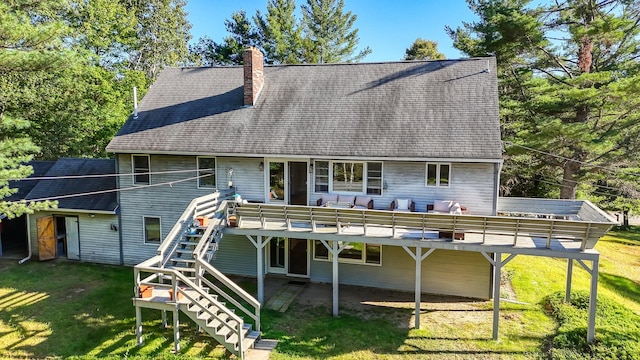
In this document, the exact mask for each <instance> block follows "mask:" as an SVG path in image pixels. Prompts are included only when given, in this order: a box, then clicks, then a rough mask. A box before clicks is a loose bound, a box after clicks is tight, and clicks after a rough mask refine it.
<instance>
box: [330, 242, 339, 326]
mask: <svg viewBox="0 0 640 360" xmlns="http://www.w3.org/2000/svg"><path fill="white" fill-rule="evenodd" d="M331 247H332V251H331V253H332V255H333V264H332V268H333V271H332V273H333V317H338V288H339V284H338V255H339V253H340V252H339V250H338V242H337V241H332V242H331Z"/></svg>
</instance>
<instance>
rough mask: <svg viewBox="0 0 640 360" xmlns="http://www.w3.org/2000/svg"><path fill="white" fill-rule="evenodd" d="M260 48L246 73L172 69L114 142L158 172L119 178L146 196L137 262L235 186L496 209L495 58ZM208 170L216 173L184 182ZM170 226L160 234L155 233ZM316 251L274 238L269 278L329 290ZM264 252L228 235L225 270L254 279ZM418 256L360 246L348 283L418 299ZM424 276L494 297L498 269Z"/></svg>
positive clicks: (344, 263)
mask: <svg viewBox="0 0 640 360" xmlns="http://www.w3.org/2000/svg"><path fill="white" fill-rule="evenodd" d="M253 51H254V53H253V54H252V56H251V60H252V61H249V62H247V65H246V66H247V67H248V69H247V70H246V72H245V69H243V67H211V68H174V69H167V70H164V71H163V72H162V73H161V75H160V77H159V78H158V80H157V81H156V82H155V83H154V84H153V86H152V87H151V88H150V90H149V92H148V94H147V95H146V96H145V98H144V99H143V100H142V101H141V103H140V107H139V109H138V116H137V118H136V117H131V118H130V119H129V120H128V121H127V123H126V124H125V125H124V126H123V127H122V129H121V130H120V132H119V133H118V134H117V136H116V137H115V138H114V139H113V140H112V141H111V142H110V144H109V145H108V147H107V150H108V151H110V152H113V153H115V154H116V158H117V161H118V168H119V169H120V171H121V172H151V173H152V174H151V175H150V176H149V175H139V176H133V177H131V176H130V177H126V176H125V177H121V181H120V187H121V188H129V187H136V186H140V187H141V188H142V189H140V190H138V191H124V192H121V193H120V205H121V207H122V234H123V254H124V262H125V264H136V263H139V262H142V261H144V260H145V259H147V258H149V257H150V256H152V255H154V254H155V252H156V249H157V247H158V245H159V244H160V239H162V238H164V236H165V235H166V234H167V233H168V232H169V231H170V229H171V227H172V226H173V225H174V223H175V222H176V220H177V219H178V217H179V216H180V213H181V210H182V209H184V208H185V207H186V206H187V205H188V203H189V202H190V201H191V200H192V199H193V198H195V197H198V196H202V195H205V194H208V193H210V192H211V191H212V190H214V189H216V188H226V187H228V184H229V183H232V186H233V187H234V188H235V190H236V192H237V193H238V194H240V195H241V196H242V198H244V199H246V200H249V201H252V202H264V203H276V204H297V205H313V204H316V201H317V199H319V198H320V197H321V196H322V195H325V194H329V193H331V194H344V195H362V196H365V195H366V196H370V197H371V199H372V200H373V203H374V208H376V209H388V208H389V206H390V203H391V202H392V201H393V200H394V198H396V197H410V198H411V199H412V200H414V201H415V206H416V207H417V209H418V210H419V211H425V210H426V206H427V204H431V203H433V201H434V200H454V201H455V202H458V203H460V204H462V205H464V206H465V207H467V209H468V212H469V213H471V214H486V215H493V214H496V211H497V189H498V184H499V174H500V165H501V163H502V145H501V141H500V124H499V118H498V90H497V80H496V75H495V74H496V71H495V66H496V64H495V59H494V58H481V59H465V60H445V61H415V62H414V61H412V62H395V63H374V64H327V65H290V66H264V67H263V65H262V60H261V54H260V53H259V51H258V50H253ZM249 67H252V68H249ZM247 84H248V85H247ZM345 168H346V169H348V171H347V172H344V171H342V170H343V169H345ZM202 174H211V177H207V178H200V179H198V180H196V179H193V180H187V181H184V180H185V179H189V178H195V177H196V176H197V175H202ZM346 175H348V176H349V177H353V180H352V179H351V178H350V179H349V180H348V181H344V176H346ZM339 176H342V177H343V178H339ZM171 182H173V184H172V186H171V187H149V188H147V187H145V186H146V185H156V184H162V183H171ZM272 190H273V191H274V192H275V193H276V194H278V195H277V197H273V195H272V196H270V194H273V193H272ZM158 224H160V229H161V231H160V234H159V235H158V234H157V232H156V233H155V235H154V236H152V237H149V236H146V237H145V233H143V230H144V229H147V232H146V234H147V235H148V234H149V233H153V232H154V230H150V229H151V228H154V229H155V228H156V227H157V226H158ZM316 247H318V246H317V244H315V245H314V243H313V242H310V241H309V242H308V241H306V240H304V241H299V240H296V239H290V238H274V239H272V241H271V243H270V244H269V245H268V246H267V251H266V256H267V264H268V267H267V272H268V273H279V274H286V275H289V276H295V277H306V278H309V279H310V280H311V281H327V282H328V281H331V272H330V266H329V265H330V263H329V262H327V256H326V254H324V255H323V254H318V252H317V251H315V248H316ZM254 251H255V249H254V248H253V245H252V244H251V243H250V242H249V241H248V240H247V239H246V238H245V237H244V236H237V237H232V236H230V235H229V236H225V243H224V246H221V247H220V249H219V252H218V254H217V255H216V259H215V260H214V264H215V266H216V267H217V268H218V269H220V270H222V271H223V272H226V273H232V274H241V275H250V276H255V275H256V262H255V256H248V254H253V252H254ZM345 254H346V253H345ZM409 259H410V258H409V257H408V255H407V254H406V253H405V251H404V250H403V249H402V247H392V246H379V247H374V246H367V247H364V248H363V250H360V249H357V250H356V249H353V250H352V252H351V253H350V254H349V255H345V256H344V258H341V265H340V266H341V267H343V268H344V270H343V271H342V272H341V274H343V275H342V276H341V279H340V281H341V283H344V284H352V285H362V286H376V287H382V288H388V289H395V290H413V287H414V283H413V277H412V276H405V274H406V273H407V272H409V273H411V272H413V270H414V269H413V267H412V265H411V264H412V262H411V261H409ZM454 276H455V277H456V278H457V281H455V282H453V281H450V279H451V278H452V277H454ZM423 281H424V284H423V285H424V290H425V291H426V292H431V293H440V294H450V295H460V296H468V297H475V298H489V297H490V294H491V266H490V264H488V263H487V261H486V260H485V259H484V258H483V256H482V255H480V254H474V253H464V252H454V251H439V252H438V253H437V254H433V260H432V261H431V262H430V264H429V265H426V266H425V268H424V278H423Z"/></svg>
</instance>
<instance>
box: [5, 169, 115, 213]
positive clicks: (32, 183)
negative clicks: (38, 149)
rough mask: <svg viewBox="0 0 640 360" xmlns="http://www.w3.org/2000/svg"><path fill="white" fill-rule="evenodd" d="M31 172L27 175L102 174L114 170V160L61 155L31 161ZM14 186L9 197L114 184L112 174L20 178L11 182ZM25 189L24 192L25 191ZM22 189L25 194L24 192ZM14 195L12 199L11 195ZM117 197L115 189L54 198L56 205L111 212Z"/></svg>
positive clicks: (98, 188)
mask: <svg viewBox="0 0 640 360" xmlns="http://www.w3.org/2000/svg"><path fill="white" fill-rule="evenodd" d="M31 165H32V166H33V168H34V174H33V175H31V176H30V177H32V178H33V177H60V176H78V175H103V174H114V173H115V160H112V159H76V158H62V159H58V160H57V161H55V162H53V161H51V162H40V161H35V162H33V163H31ZM12 187H14V188H15V187H17V188H18V194H20V195H18V194H16V195H14V196H13V197H12V199H13V200H18V199H26V200H35V199H44V198H51V197H56V196H62V195H71V194H80V193H89V192H99V191H103V190H113V189H115V188H116V178H115V177H113V176H110V177H105V176H99V177H83V178H75V179H54V180H46V179H40V180H28V179H27V180H21V181H17V182H15V183H14V184H12ZM27 191H28V192H27ZM25 193H26V195H25ZM14 198H15V199H14ZM117 207H118V199H117V196H116V193H115V192H107V193H102V194H95V195H85V196H75V197H69V198H63V199H59V200H58V209H65V210H86V211H96V212H97V211H105V212H115V211H116V209H117Z"/></svg>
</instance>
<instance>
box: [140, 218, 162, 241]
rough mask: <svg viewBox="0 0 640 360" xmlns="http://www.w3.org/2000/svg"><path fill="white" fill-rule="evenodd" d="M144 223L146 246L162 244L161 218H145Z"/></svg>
mask: <svg viewBox="0 0 640 360" xmlns="http://www.w3.org/2000/svg"><path fill="white" fill-rule="evenodd" d="M142 222H143V227H144V242H145V244H160V238H161V235H160V218H159V217H151V216H145V217H143V221H142Z"/></svg>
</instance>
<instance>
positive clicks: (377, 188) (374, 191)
mask: <svg viewBox="0 0 640 360" xmlns="http://www.w3.org/2000/svg"><path fill="white" fill-rule="evenodd" d="M367 195H382V163H381V162H368V163H367Z"/></svg>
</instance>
